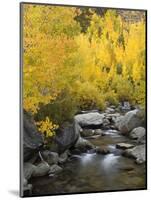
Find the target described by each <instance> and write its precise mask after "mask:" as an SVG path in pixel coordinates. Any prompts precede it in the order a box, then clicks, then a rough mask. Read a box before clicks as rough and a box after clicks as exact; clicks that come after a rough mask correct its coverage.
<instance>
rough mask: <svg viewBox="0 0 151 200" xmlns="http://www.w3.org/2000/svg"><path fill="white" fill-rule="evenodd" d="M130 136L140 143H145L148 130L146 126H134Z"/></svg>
mask: <svg viewBox="0 0 151 200" xmlns="http://www.w3.org/2000/svg"><path fill="white" fill-rule="evenodd" d="M129 136H130V138H132V139H134V140H137V142H139V143H145V137H146V130H145V128H144V127H137V128H134V129H133V130H132V131H131V132H130V134H129Z"/></svg>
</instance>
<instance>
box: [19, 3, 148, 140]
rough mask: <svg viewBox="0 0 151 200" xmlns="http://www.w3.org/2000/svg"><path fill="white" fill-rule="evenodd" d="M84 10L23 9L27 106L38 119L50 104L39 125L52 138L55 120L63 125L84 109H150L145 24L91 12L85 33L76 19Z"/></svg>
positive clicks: (24, 101)
mask: <svg viewBox="0 0 151 200" xmlns="http://www.w3.org/2000/svg"><path fill="white" fill-rule="evenodd" d="M79 12H80V11H79V10H77V9H76V8H70V7H66V8H65V7H58V6H56V7H55V6H54V7H51V8H50V7H49V6H48V7H47V6H38V5H35V6H33V5H25V6H24V40H23V43H24V49H23V50H24V54H23V59H24V60H23V61H24V64H23V88H24V90H23V103H24V108H25V110H27V111H30V112H32V113H33V114H34V115H35V114H37V115H38V114H39V115H40V111H41V110H40V109H41V108H42V107H45V106H47V105H49V106H50V112H49V113H47V114H46V110H45V109H44V110H45V111H43V112H44V113H43V115H42V116H43V119H42V120H41V121H38V122H37V125H38V126H39V130H40V131H41V132H43V133H45V134H46V136H47V137H49V136H52V135H53V134H54V132H55V129H56V128H57V125H55V124H53V123H52V121H55V122H56V123H57V124H60V123H61V122H62V121H65V120H66V119H68V118H70V117H69V116H73V115H74V114H75V112H76V111H77V110H79V109H94V108H98V109H101V110H103V109H104V108H105V106H106V103H110V104H118V103H119V102H120V101H125V100H129V101H131V102H134V103H136V104H139V105H141V106H144V105H145V81H146V80H145V79H146V77H145V67H146V66H145V64H146V63H145V55H146V53H145V22H144V21H143V20H142V21H140V22H136V23H127V22H124V21H123V20H122V18H121V17H120V15H118V14H117V12H116V10H112V9H108V10H107V12H106V13H105V14H104V15H98V14H97V13H96V12H94V10H91V9H90V13H91V16H89V19H90V24H89V25H87V26H88V29H87V31H85V32H82V31H81V27H80V24H79V23H78V22H77V21H76V20H75V17H76V16H77V15H78V13H79ZM59 105H60V106H59ZM56 107H57V108H56ZM55 112H57V113H55ZM46 116H47V117H46ZM48 116H49V117H48ZM50 119H52V121H51V120H50Z"/></svg>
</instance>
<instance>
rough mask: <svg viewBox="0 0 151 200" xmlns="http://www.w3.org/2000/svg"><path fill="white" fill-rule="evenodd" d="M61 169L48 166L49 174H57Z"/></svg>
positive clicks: (56, 166)
mask: <svg viewBox="0 0 151 200" xmlns="http://www.w3.org/2000/svg"><path fill="white" fill-rule="evenodd" d="M62 170H63V169H62V168H61V167H60V166H59V165H56V164H55V165H51V166H50V170H49V174H50V175H51V174H58V173H60V172H61V171H62Z"/></svg>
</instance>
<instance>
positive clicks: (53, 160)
mask: <svg viewBox="0 0 151 200" xmlns="http://www.w3.org/2000/svg"><path fill="white" fill-rule="evenodd" d="M42 156H43V158H44V160H45V161H46V162H47V163H48V164H49V165H52V164H57V163H58V161H59V155H58V153H56V152H51V151H49V150H45V151H43V152H42Z"/></svg>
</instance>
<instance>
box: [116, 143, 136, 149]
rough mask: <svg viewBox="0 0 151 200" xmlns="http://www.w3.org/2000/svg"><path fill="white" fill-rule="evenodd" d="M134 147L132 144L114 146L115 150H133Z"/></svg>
mask: <svg viewBox="0 0 151 200" xmlns="http://www.w3.org/2000/svg"><path fill="white" fill-rule="evenodd" d="M133 147H134V145H133V144H128V143H118V144H117V145H116V148H118V149H129V148H133Z"/></svg>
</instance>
